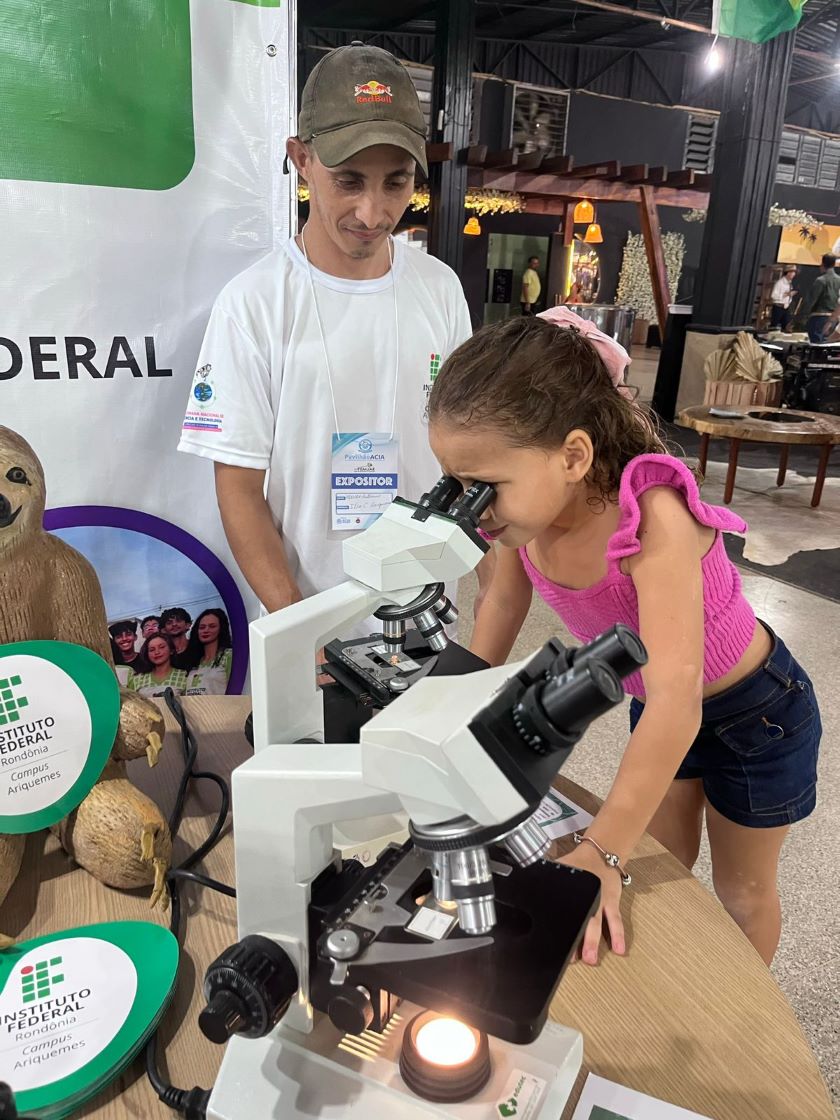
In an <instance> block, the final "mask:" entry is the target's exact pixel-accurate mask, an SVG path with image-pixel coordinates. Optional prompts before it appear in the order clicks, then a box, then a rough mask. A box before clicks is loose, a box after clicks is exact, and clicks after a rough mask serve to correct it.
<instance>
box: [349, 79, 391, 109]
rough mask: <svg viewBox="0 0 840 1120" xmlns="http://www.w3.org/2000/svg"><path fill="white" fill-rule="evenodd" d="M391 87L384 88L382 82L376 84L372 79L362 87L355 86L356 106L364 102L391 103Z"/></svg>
mask: <svg viewBox="0 0 840 1120" xmlns="http://www.w3.org/2000/svg"><path fill="white" fill-rule="evenodd" d="M392 100H393V98H392V97H391V87H390V86H385V85H383V84H382V82H377V80H376V79H375V78H372V79H371V80H370V81H369V82H365V83H364V85H361V86H356V101H357V103H358V104H360V105H361V104H364V102H366V101H392Z"/></svg>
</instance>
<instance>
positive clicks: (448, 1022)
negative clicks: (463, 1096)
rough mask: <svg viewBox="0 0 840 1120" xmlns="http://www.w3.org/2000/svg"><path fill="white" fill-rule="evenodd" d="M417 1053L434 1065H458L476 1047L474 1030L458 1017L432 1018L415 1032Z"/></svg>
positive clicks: (467, 1057) (470, 1056) (476, 1039)
mask: <svg viewBox="0 0 840 1120" xmlns="http://www.w3.org/2000/svg"><path fill="white" fill-rule="evenodd" d="M416 1046H417V1053H418V1054H419V1055H420V1057H421V1058H423V1059H424V1060H425V1061H427V1062H430V1063H431V1064H432V1065H436V1066H459V1065H461V1064H462V1063H463V1062H468V1061H469V1060H470V1058H472V1057H473V1055H474V1054H475V1052H476V1050H477V1049H478V1038H477V1037H476V1034H475V1032H474V1031H472V1030H470V1028H469V1027H468V1026H467V1025H466V1023H462V1022H460V1020H458V1019H445V1018H444V1019H432V1020H431V1022H429V1023H425V1024H424V1025H423V1026H422V1027H421V1028H420V1030H419V1031H418V1032H417V1039H416Z"/></svg>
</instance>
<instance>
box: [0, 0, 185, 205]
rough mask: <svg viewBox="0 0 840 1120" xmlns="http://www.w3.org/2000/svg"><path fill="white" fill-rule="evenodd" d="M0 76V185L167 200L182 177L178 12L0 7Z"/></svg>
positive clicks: (181, 29)
mask: <svg viewBox="0 0 840 1120" xmlns="http://www.w3.org/2000/svg"><path fill="white" fill-rule="evenodd" d="M0 75H2V77H0V94H1V95H0V102H1V103H2V105H3V143H2V144H0V178H4V179H35V180H39V181H42V182H48V183H84V184H87V185H91V186H106V187H134V188H135V189H140V190H168V189H169V188H171V187H174V186H176V185H177V184H178V183H180V182H181V181H182V180H183V179H185V178H186V176H187V175H188V174H189V172H190V169H191V168H192V165H193V162H194V160H195V138H194V130H193V104H192V60H191V42H190V5H189V0H120V3H118V4H115V3H113V2H112V0H50V3H49V4H35V3H33V2H32V0H3V4H2V6H0Z"/></svg>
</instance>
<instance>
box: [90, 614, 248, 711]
mask: <svg viewBox="0 0 840 1120" xmlns="http://www.w3.org/2000/svg"><path fill="white" fill-rule="evenodd" d="M108 633H109V634H110V635H111V652H112V654H113V657H114V667H115V670H116V673H117V677H118V678H119V681H120V684H121V685H122V686H123V687H124V688H128V689H129V690H131V691H132V692H139V693H140V695H141V696H162V695H163V693H164V691H165V690H166V689H167V688H171V689H172V690H173V691H174V692H177V693H178V694H179V695H184V696H221V695H223V694H224V693H225V692H226V691H227V686H228V681H229V680H230V673H231V669H232V667H233V648H232V644H231V636H230V622H229V621H228V616H227V614H226V613H225V611H223V610H221V609H220V608H219V607H209V608H208V609H206V610H203V611H202V612H201V614H200V615H199V616H198V618H196V619H195V621H193V619H192V618H191V617H190V613H189V611H187V610H186V609H185V608H184V607H168V608H167V609H166V610H164V611H162V612H161V613H160V614H159V615H155V614H150V615H147V616H146V617H145V618H140V619H138V618H121V619H117V620H116V621H115V622H112V623H110V625H109V626H108Z"/></svg>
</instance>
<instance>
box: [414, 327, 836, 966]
mask: <svg viewBox="0 0 840 1120" xmlns="http://www.w3.org/2000/svg"><path fill="white" fill-rule="evenodd" d="M552 317H554V318H556V319H558V320H559V321H560V322H561V323H563V324H571V323H574V324H575V325H574V326H572V327H571V329H570V327H569V326H568V325H556V324H555V323H552V322H551V321H546V319H547V318H548V319H550V318H552ZM587 336H589V337H587ZM628 360H629V359H628V358H627V354H626V352H625V351H624V350H623V349H622V348H621V347H620V346H618V344H617V343H615V342H613V341H612V339H609V338H607V336H605V335H602V334H601V333H600V332H599V331H597V330H596V329H595V328H594V327H593V326H592V324H589V323H587V322H585V321H584V320H582V319H580V318H579V317H578V316H576V315H575V314H574V313H573V312H570V311H567V310H566V309H553V310H552V311H549V312H546V313H545V314H544V316H543V317H537V318H533V319H511V320H509V321H507V322H505V323H502V324H499V325H496V326H493V327H489V328H485V329H484V330H481V331H479V332H478V333H477V334H476V335H475V336H474V337H473V338H471V339H470V340H469V341H468V342H465V343H464V344H463V345H462V346H461V347H460V348H459V349H458V350H456V351H455V352H454V353H453V354H452V355H451V356H450V358H449V359H448V360H447V362H446V363H445V364H444V366H443V369H442V370H441V371H440V374H439V375H438V377H437V379H436V381H435V384H434V387H433V389H432V393H431V397H430V399H429V424H430V441H431V445H432V449H433V450H434V451H435V453H436V455H437V457H438V459H439V461H440V463H441V465H442V466H443V468H444V470H445V471H446V472H447V474H451V475H454V476H455V477H457V478H458V479H459V480H460V481H461V482H462V484H463V485H464V486H465V487H467V486H469V485H471V484H472V483H473V482H489V483H492V484H493V486H494V487H495V488H496V499H495V501H494V502H493V504H492V506H491V507H490V508H489V509H488V511H487V512H486V514H485V519H484V525H483V528H484V530H485V533H486V535H487V537H488V538H490V539H492V540H496V541H498V542H499V544H500V545H501V546H503V547H502V548H501V549H499V550H497V552H498V555H497V563H496V571H495V574H494V577H493V580H492V583H491V584H490V587H489V589H488V591H487V594H486V596H485V599H484V602H483V604H482V606H481V608H480V610H479V613H478V618H477V621H476V626H475V631H474V636H473V640H472V646H471V648H472V650H473V652H474V653H476V654H478V655H479V656H480V657H483V658H484V659H485V660H486V661H488V662H489V663H490V664H491V665H500V664H503V663H504V662H505V661H506V659H507V657H508V655H509V654H510V651H511V647H512V646H513V643H514V641H515V639H516V636H517V634H518V633H519V630H520V627H521V626H522V623H523V622H524V620H525V617H526V615H527V613H528V609H529V606H530V603H531V594H532V588H536V590H537V592H538V593H539V594H540V595H541V596H542V597H543V599H544V600H545V601H546V603H548V605H549V606H550V607H552V608H553V609H554V610H555V611H556V612H557V614H558V615H559V616H560V617H561V618H562V619H563V621H564V622H565V624H566V626H567V627H568V628H569V630H570V631H571V632H572V634H574V636H575V637H576V638H578V639H580V640H581V641H583V642H586V641H589V640H590V639H592V638H594V637H595V636H596V635H598V634H600V633H602V632H603V631H604V630H607V629H608V628H610V627H611V626H613V625H614V624H615V623H617V622H623V623H626V624H628V625H629V626H631V627H632V628H633V629H634V630H636V631H637V633H639V635H640V636H641V638H642V641H643V642H644V644H645V646H646V648H647V651H648V656H649V661H648V664H647V665H646V666H645V668H644V669H643V670H642V672H641V673H637V674H634V675H633V676H632V677H630V678H628V679H627V680H625V682H624V683H625V689H626V690H627V691H628V692H630V693H631V694H632V695H633V697H634V698H633V700H632V702H631V705H630V727H631V732H632V733H631V736H630V741H629V743H628V745H627V748H626V750H625V752H624V756H623V758H622V761H621V765H620V766H619V769H618V773H617V775H616V777H615V781H614V782H613V786H612V789H611V790H610V792H609V794H608V796H607V798H606V800H605V801H604V804H603V806H602V808H601V810H600V811H599V813H598V815H597V816H596V818H595V820H594V821H593V823H592V824H591V825H590V827H589V829H588V830H587V833H586V837H587V839H588V840H589V841H591V842H589V843H587V842H583V843H581V844H580V845H579V846H578V847H577V848H576V849H575V850H574V852H573V853H572V854H571V855H570V856H568V857H567V858H565V859H564V860H563V862H564V863H568V864H571V865H573V866H575V867H582V868H586V869H587V870H589V871H592V872H594V873H595V874H597V875H598V876H599V877H600V879H601V882H602V892H601V901H602V911H601V912H599V913H598V914H597V915H596V916H595V917H594V918H593V919H592V921H591V922H590V923H589V927H588V928H587V930H586V933H585V937H584V944H583V950H582V955H583V959H584V960H585V961H586V962H587V963H589V964H595V963H597V960H598V945H599V941H600V936H601V928H602V919H603V920H604V921H605V922H606V926H607V929H608V931H609V936H610V942H611V945H612V948H613V950H614V951H615V952H616V953H624V949H625V940H624V929H623V926H622V922H621V917H620V915H619V901H620V895H621V889H622V888H621V875H620V872H619V870H617V869H616V868H614V867H612V866H609V865H607V863H606V860H605V855H604V853H614V854H616V855H617V856H618V858H619V863H620V864H621V865H622V866H623V865H624V864H625V863H626V861H627V860H628V859H629V858H630V856H631V854H632V852H633V849H634V847H635V846H636V844H637V842H638V841H639V839H640V837H641V835H642V833H643V832H644V831H645V830H647V831H649V832H650V833H652V835H654V836H655V837H656V838H657V839H658V840H660V841H661V842H662V843H663V844H664V845H665V846H666V847H668V848H669V849H670V850H671V851H672V852H673V853H674V854H675V855H676V856H677V857H678V858H679V859H680V860H682V862H683V863H684V864H685V865H686V866H687V867H689V868H690V867H692V866H693V865H694V862H695V860H696V858H697V853H698V850H699V845H700V834H701V828H702V823H703V816H704V813H705V818H706V828H707V830H708V835H709V843H710V846H711V852H712V864H713V873H714V886H715V891H716V892H717V895H718V897H719V898H720V900H721V902H722V903H723V905H724V906H725V907H726V909H727V910H728V911H729V913H730V914H731V915H732V917H733V918H734V919H735V921H736V922H737V923H738V924H739V926H740V927H741V929H742V930H743V931H744V933H745V934H746V935H747V937H748V938H749V939H750V941H752V943H753V945H754V946H755V948H756V949H757V950H758V952H759V953H760V954H761V956H762V957H763V958H764V960H765V961H766V962H767V963H768V964H769V963H770V961H771V960H772V958H773V954H774V953H775V951H776V947H777V945H778V940H779V933H780V926H781V913H780V907H779V897H778V893H777V890H776V872H777V863H778V858H779V852H780V850H781V847H782V843H783V842H784V839H785V836H786V835H787V832H788V829H789V827H790V825H791V824H793V823H794V822H795V821H798V820H801V819H802V818H803V817H807V816H808V815H809V813H811V812H812V810H813V809H814V806H815V803H816V792H815V789H816V763H817V750H818V745H819V739H820V733H821V724H820V717H819V712H818V710H817V704H816V700H815V698H814V695H813V691H812V688H811V683H810V681H809V679H808V675H807V674H806V672H805V671H804V669H802V668H801V666H799V665H798V664H797V662H796V661H795V660H794V658H793V656H792V655H791V653H790V652H789V651H788V649H787V648H786V646H785V645H784V643H783V642H782V640H781V638H779V637H777V636H776V635H775V634H774V633H773V632H772V631H771V630H770V628H769V627H768V626H766V625H765V624H764V623H761V622H757V621H756V618H755V615H754V614H753V611H752V609H751V607H750V605H749V603H748V602H747V601H746V599H745V598H744V596H743V594H742V592H741V581H740V578H739V576H738V570H737V569H736V568H735V566H734V565H733V564H732V563H731V562H730V561H729V559H728V558H727V555H726V551H725V549H724V543H723V536H722V532H723V531H724V530H735V531H739V532H741V531H743V530H744V529H745V528H746V526H745V524H744V522H743V521H741V519H740V518H739V517H737V516H736V515H735V514H734V513H732V512H731V511H729V510H726V509H720V508H717V507H715V506H709V505H706V504H705V503H704V502H703V501H702V500H701V498H700V494H699V492H698V489H697V484H696V482H695V480H694V476H693V475H692V473H691V472H690V471H689V470H688V468H687V467H686V466H685V465H684V464H683V463H682V462H680V460H679V459H675V458H673V457H672V456H670V455H668V454H666V453H665V448H664V446H663V445H662V443H661V442H660V440H659V439H658V438H657V436H656V433H655V429H654V427H653V425H652V423H651V421H650V420H649V418H648V416H647V415H646V413H644V412H643V411H642V410H641V409H640V408H639V407H638V406H636V405H634V404H633V403H632V402H631V401H630V400H629V399H628V397H627V393H626V390H624V389H623V388H622V387H621V382H622V381H623V374H624V368H625V367H626V365H627V363H628Z"/></svg>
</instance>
